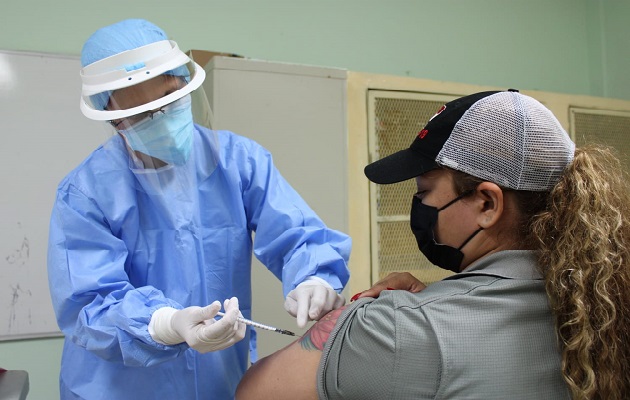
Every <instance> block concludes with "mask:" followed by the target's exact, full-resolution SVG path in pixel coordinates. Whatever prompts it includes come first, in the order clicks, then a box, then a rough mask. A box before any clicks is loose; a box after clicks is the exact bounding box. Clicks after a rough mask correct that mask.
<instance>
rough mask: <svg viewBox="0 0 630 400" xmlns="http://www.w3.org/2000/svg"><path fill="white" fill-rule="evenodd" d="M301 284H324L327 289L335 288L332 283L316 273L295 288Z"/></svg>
mask: <svg viewBox="0 0 630 400" xmlns="http://www.w3.org/2000/svg"><path fill="white" fill-rule="evenodd" d="M300 286H324V287H325V288H326V289H330V290H335V289H333V287H332V286H330V283H328V282H326V281H325V280H324V279H322V278H320V277H319V276H315V275H311V276H309V277H308V278H306V279H305V280H304V281H303V282H301V283H300V284H299V285H297V286H296V287H295V288H296V289H297V288H298V287H300Z"/></svg>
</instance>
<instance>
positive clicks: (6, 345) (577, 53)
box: [0, 0, 630, 400]
mask: <svg viewBox="0 0 630 400" xmlns="http://www.w3.org/2000/svg"><path fill="white" fill-rule="evenodd" d="M3 3H4V4H2V6H0V49H4V50H23V51H35V52H50V53H63V54H74V55H78V54H79V53H80V50H81V46H82V44H83V42H84V40H85V39H86V38H87V37H88V36H89V35H90V34H91V33H92V32H94V30H96V29H98V28H99V27H101V26H104V25H107V24H110V23H113V22H116V21H118V20H121V19H124V18H131V17H134V18H137V17H140V18H146V19H149V20H151V21H152V22H154V23H156V24H158V25H159V26H161V27H162V28H164V29H165V30H166V32H167V33H168V34H169V35H170V36H171V38H172V39H174V40H176V41H177V42H178V43H179V45H180V47H181V48H183V49H191V48H194V49H204V50H215V51H225V52H232V53H237V54H241V55H244V56H247V57H251V58H258V59H264V60H270V61H282V62H291V63H300V64H311V65H319V66H330V67H339V68H345V69H348V70H352V71H361V72H371V73H379V74H389V75H399V76H411V77H418V78H426V79H433V80H443V81H452V82H464V83H470V84H479V85H490V86H499V87H501V86H503V87H506V88H508V87H512V88H519V89H535V90H543V91H550V92H560V93H569V94H583V95H592V96H603V97H613V98H620V99H628V100H630V79H629V78H628V76H627V74H628V71H630V24H628V21H630V1H628V0H528V1H523V0H442V1H435V0H381V1H376V0H348V1H344V0H335V1H333V0H316V1H315V0H310V1H309V0H290V1H289V0H287V1H284V0H271V1H263V0H230V1H226V0H223V1H218V0H178V1H173V2H172V3H169V5H164V3H165V2H159V1H155V0H154V1H145V0H125V1H121V0H108V1H100V2H94V1H76V0H57V1H44V0H41V1H31V0H20V1H11V2H3ZM77 73H78V71H77ZM1 89H2V88H0V90H1ZM77 98H78V93H77ZM34 112H35V113H36V111H34ZM0 113H2V111H1V110H0ZM0 115H1V114H0ZM3 117H5V116H4V115H3ZM4 167H5V168H4V169H7V167H8V166H4ZM0 290H4V289H0ZM61 344H62V341H61V339H58V338H55V339H32V340H24V341H11V342H0V367H3V368H7V369H25V370H27V371H29V375H30V381H31V391H30V395H29V399H30V400H39V399H46V400H49V399H53V400H54V399H55V398H58V395H57V394H56V393H57V375H58V373H59V362H60V355H61Z"/></svg>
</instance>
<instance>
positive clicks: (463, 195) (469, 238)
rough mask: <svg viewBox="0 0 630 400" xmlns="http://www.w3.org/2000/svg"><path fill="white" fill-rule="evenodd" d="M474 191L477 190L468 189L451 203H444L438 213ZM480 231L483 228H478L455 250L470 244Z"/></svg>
mask: <svg viewBox="0 0 630 400" xmlns="http://www.w3.org/2000/svg"><path fill="white" fill-rule="evenodd" d="M475 190H477V189H470V190H467V191H465V192H464V193H462V194H460V195H459V196H457V197H455V198H454V199H453V200H451V201H449V202H448V203H446V205H445V206H442V207H441V208H438V212H440V211H442V210H444V209H445V208H446V207H448V206H450V205H451V204H453V203H455V202H457V201H459V200H460V199H461V198H463V197H466V196H468V195H469V194H471V193H474V192H475ZM482 230H483V228H482V227H479V229H477V230H476V231H474V232H473V233H472V235H470V236H468V239H466V240H465V241H464V243H462V245H461V246H459V247H458V248H457V250H461V249H462V248H463V247H464V246H466V243H468V242H470V240H471V239H472V238H474V237H475V236H477V234H478V233H479V232H481V231H482Z"/></svg>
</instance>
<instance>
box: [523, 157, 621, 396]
mask: <svg viewBox="0 0 630 400" xmlns="http://www.w3.org/2000/svg"><path fill="white" fill-rule="evenodd" d="M622 171H623V168H622V166H621V163H620V162H619V160H618V158H617V157H616V156H615V154H614V153H613V151H612V150H610V149H607V148H604V147H595V146H589V147H584V148H581V149H577V150H576V152H575V158H574V160H573V162H572V163H571V164H570V165H569V166H568V167H567V169H566V171H565V173H564V175H563V176H562V178H561V180H560V182H558V184H557V185H556V186H555V187H554V189H553V190H552V191H551V193H550V196H549V199H548V203H547V206H546V209H545V210H544V211H543V212H541V213H538V214H537V215H535V216H533V218H532V220H531V222H532V223H531V226H530V228H531V237H532V238H533V239H535V241H537V242H538V244H539V246H538V247H539V249H540V250H541V251H540V256H539V265H540V268H541V272H542V274H543V276H544V278H545V284H546V289H547V295H548V297H549V300H550V304H551V308H552V310H553V312H554V315H555V319H556V329H557V332H558V337H559V340H560V345H561V347H562V373H563V376H564V379H565V380H566V382H567V384H568V385H569V389H570V390H571V393H572V396H573V398H575V399H611V400H612V399H627V398H629V397H630V183H629V182H630V180H629V179H628V177H627V175H626V174H625V173H623V172H622Z"/></svg>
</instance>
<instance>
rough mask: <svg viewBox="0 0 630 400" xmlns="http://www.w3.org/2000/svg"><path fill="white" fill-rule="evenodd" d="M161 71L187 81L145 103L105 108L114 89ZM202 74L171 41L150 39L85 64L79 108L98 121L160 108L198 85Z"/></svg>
mask: <svg viewBox="0 0 630 400" xmlns="http://www.w3.org/2000/svg"><path fill="white" fill-rule="evenodd" d="M160 75H172V76H179V77H182V78H183V81H185V82H186V84H185V85H184V86H183V87H181V88H179V89H178V90H175V91H173V92H171V93H168V94H167V95H165V96H163V97H160V98H158V99H155V100H153V101H151V102H148V103H145V104H141V105H137V106H134V107H131V108H127V109H117V110H106V109H104V108H105V107H106V106H107V104H108V101H109V97H110V95H111V93H112V92H113V91H115V90H118V89H122V88H127V87H131V86H134V85H137V84H140V83H142V82H145V81H148V80H150V79H153V78H156V77H158V76H160ZM205 75H206V74H205V71H204V70H203V68H201V67H200V66H199V65H198V64H196V63H195V62H193V61H192V60H191V59H190V58H189V57H188V56H187V55H186V54H185V53H184V52H182V51H181V50H180V49H179V47H178V46H177V43H175V42H174V41H171V40H163V41H159V42H155V43H151V44H149V45H146V46H142V47H138V48H137V49H133V50H129V51H124V52H122V53H120V54H116V55H114V56H111V57H107V58H104V59H102V60H100V61H97V62H94V63H92V64H90V65H87V66H86V67H84V68H83V69H82V70H81V79H82V82H83V85H82V93H81V102H80V109H81V111H82V112H83V114H84V115H85V116H86V117H88V118H90V119H93V120H97V121H113V120H119V119H123V118H126V117H130V116H133V115H137V114H140V113H143V112H146V111H151V110H156V109H160V108H161V107H163V106H165V105H167V104H170V103H172V102H174V101H176V100H178V99H180V98H182V97H184V96H186V95H187V94H189V93H191V92H193V91H194V90H195V89H197V88H199V86H201V84H202V83H203V80H204V79H205Z"/></svg>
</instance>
